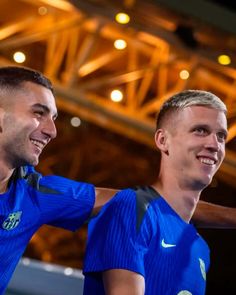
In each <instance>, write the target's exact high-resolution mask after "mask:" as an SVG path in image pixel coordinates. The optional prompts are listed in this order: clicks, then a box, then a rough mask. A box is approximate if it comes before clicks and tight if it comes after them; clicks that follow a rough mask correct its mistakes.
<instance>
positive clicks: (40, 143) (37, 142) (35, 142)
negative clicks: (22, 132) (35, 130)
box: [30, 139, 44, 149]
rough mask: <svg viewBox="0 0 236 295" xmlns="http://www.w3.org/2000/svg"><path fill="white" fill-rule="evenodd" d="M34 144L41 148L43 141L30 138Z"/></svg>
mask: <svg viewBox="0 0 236 295" xmlns="http://www.w3.org/2000/svg"><path fill="white" fill-rule="evenodd" d="M30 141H31V142H32V143H33V144H34V145H36V146H37V147H38V148H40V149H42V148H43V146H44V145H43V143H42V142H40V141H38V140H35V139H31V140H30Z"/></svg>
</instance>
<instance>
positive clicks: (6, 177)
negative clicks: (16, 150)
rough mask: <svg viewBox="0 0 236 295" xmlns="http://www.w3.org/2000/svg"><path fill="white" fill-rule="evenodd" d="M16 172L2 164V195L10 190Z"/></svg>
mask: <svg viewBox="0 0 236 295" xmlns="http://www.w3.org/2000/svg"><path fill="white" fill-rule="evenodd" d="M13 172H14V169H9V168H8V167H5V166H4V165H1V164H0V194H4V193H5V192H6V191H7V189H8V184H9V181H10V178H11V176H12V174H13Z"/></svg>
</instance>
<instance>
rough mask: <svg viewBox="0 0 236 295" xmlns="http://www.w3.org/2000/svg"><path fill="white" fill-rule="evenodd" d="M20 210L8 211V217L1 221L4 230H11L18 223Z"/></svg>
mask: <svg viewBox="0 0 236 295" xmlns="http://www.w3.org/2000/svg"><path fill="white" fill-rule="evenodd" d="M21 214H22V211H17V212H13V213H10V214H9V215H8V217H7V218H6V219H5V220H4V221H3V223H2V228H3V229H5V230H12V229H14V228H16V227H17V226H18V224H19V223H20V220H21V219H20V218H21Z"/></svg>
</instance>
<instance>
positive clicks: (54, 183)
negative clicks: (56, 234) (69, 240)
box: [0, 166, 95, 294]
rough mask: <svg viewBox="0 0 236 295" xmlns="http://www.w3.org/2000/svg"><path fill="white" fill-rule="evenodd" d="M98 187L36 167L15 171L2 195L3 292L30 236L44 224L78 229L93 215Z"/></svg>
mask: <svg viewBox="0 0 236 295" xmlns="http://www.w3.org/2000/svg"><path fill="white" fill-rule="evenodd" d="M94 202H95V192H94V187H93V186H92V185H90V184H85V183H79V182H76V181H72V180H69V179H65V178H63V177H58V176H45V177H42V176H41V175H40V174H39V173H37V172H35V171H34V169H33V167H30V166H29V167H22V168H20V169H18V170H17V171H15V173H14V175H13V177H12V180H11V183H10V187H9V189H8V191H7V192H6V193H5V194H2V195H1V196H0V294H3V293H4V290H5V289H6V286H7V283H8V282H9V280H10V278H11V276H12V273H13V271H14V269H15V267H16V265H17V263H18V261H19V259H20V257H21V256H22V254H23V252H24V250H25V248H26V246H27V244H28V242H29V240H30V239H31V237H32V235H33V234H34V233H35V231H36V230H37V229H38V228H39V227H40V226H41V225H43V224H48V225H53V226H58V227H62V228H65V229H68V230H72V231H74V230H76V229H78V227H80V226H81V225H82V224H83V223H84V222H85V221H86V220H87V219H88V218H89V217H90V214H91V211H92V208H93V206H94Z"/></svg>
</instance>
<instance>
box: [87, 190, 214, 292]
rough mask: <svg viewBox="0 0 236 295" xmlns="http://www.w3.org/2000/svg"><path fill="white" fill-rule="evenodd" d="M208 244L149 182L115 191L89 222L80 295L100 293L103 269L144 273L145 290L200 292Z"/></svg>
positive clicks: (102, 289) (207, 260)
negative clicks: (142, 185) (111, 197)
mask: <svg viewBox="0 0 236 295" xmlns="http://www.w3.org/2000/svg"><path fill="white" fill-rule="evenodd" d="M208 268H209V248H208V246H207V244H206V242H205V241H204V240H203V239H202V238H201V237H200V236H199V234H198V233H197V232H196V229H195V228H194V227H193V225H192V224H188V223H186V222H185V221H183V220H182V219H181V218H180V216H179V215H177V214H176V212H175V211H173V209H172V208H171V207H170V206H169V205H168V203H167V202H166V201H165V200H164V199H163V198H162V197H161V196H160V195H158V193H157V192H156V191H154V189H152V188H151V187H144V188H142V189H138V190H133V189H127V190H123V191H121V192H119V193H118V194H117V195H116V196H115V197H114V198H113V199H112V200H111V201H110V202H109V203H107V204H106V205H105V206H104V207H103V209H102V211H101V212H100V214H99V215H98V216H97V217H96V218H94V219H92V220H91V221H90V224H89V233H88V243H87V250H86V255H85V262H84V275H85V282H84V295H93V294H96V295H101V294H105V292H104V288H103V283H102V272H103V271H106V270H109V269H126V270H129V271H133V272H136V273H138V274H140V275H142V276H143V277H144V278H145V295H154V294H155V295H157V294H158V295H177V294H178V295H191V294H192V295H203V294H205V286H206V272H207V270H208Z"/></svg>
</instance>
